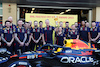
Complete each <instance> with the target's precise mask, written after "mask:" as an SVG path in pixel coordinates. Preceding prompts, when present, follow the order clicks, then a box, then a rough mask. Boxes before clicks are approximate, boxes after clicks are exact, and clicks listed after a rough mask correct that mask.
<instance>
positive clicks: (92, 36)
mask: <svg viewBox="0 0 100 67" xmlns="http://www.w3.org/2000/svg"><path fill="white" fill-rule="evenodd" d="M33 23H34V27H32V26H31V25H32V22H31V21H29V22H23V21H22V20H18V21H17V25H14V24H13V18H12V17H11V16H10V17H8V20H6V21H5V25H4V26H2V25H0V45H1V47H3V48H7V49H8V50H9V51H10V52H11V53H12V54H14V53H15V54H18V53H19V52H18V50H19V49H21V52H25V51H30V50H34V48H35V47H36V50H37V49H38V48H39V47H41V46H42V45H45V44H47V43H49V44H53V37H52V36H53V32H55V39H54V43H55V44H57V45H60V46H63V45H64V44H63V41H64V40H65V39H80V40H83V41H86V42H93V43H95V42H97V41H98V40H99V37H100V34H99V31H100V29H99V27H97V26H96V23H95V22H92V24H91V28H89V23H88V22H85V21H82V22H81V26H79V25H78V23H77V22H75V24H73V25H72V26H71V28H70V27H69V22H65V26H66V27H65V28H64V27H63V22H59V26H56V27H53V26H50V22H49V19H46V20H45V24H46V27H44V28H43V22H42V21H40V22H37V21H34V22H33ZM38 24H39V27H38Z"/></svg>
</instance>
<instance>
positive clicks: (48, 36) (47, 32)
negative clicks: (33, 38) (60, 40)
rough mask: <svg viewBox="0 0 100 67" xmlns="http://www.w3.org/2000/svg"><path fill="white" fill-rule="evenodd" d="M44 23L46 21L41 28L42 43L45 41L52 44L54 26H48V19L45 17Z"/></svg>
mask: <svg viewBox="0 0 100 67" xmlns="http://www.w3.org/2000/svg"><path fill="white" fill-rule="evenodd" d="M45 23H46V27H45V28H44V29H43V33H44V34H43V35H44V40H43V41H44V44H46V43H49V44H53V40H52V35H53V30H54V27H53V26H50V22H49V19H46V20H45Z"/></svg>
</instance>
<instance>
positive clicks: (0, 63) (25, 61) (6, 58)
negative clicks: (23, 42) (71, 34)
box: [0, 39, 100, 67]
mask: <svg viewBox="0 0 100 67" xmlns="http://www.w3.org/2000/svg"><path fill="white" fill-rule="evenodd" d="M99 57H100V50H99V49H97V48H96V47H95V44H90V43H87V42H84V41H81V40H78V39H67V40H65V41H64V46H59V45H52V44H45V45H43V46H42V47H40V48H39V49H38V50H37V51H36V52H34V51H28V52H24V53H22V54H19V55H16V54H15V55H11V53H10V52H9V51H7V49H5V48H1V49H0V67H66V66H68V67H69V66H70V67H84V66H85V67H100V58H99Z"/></svg>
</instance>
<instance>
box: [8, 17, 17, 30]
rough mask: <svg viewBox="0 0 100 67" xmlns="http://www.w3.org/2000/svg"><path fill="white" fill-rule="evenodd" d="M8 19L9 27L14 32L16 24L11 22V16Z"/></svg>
mask: <svg viewBox="0 0 100 67" xmlns="http://www.w3.org/2000/svg"><path fill="white" fill-rule="evenodd" d="M8 21H10V28H12V29H13V32H15V29H16V25H14V24H13V18H12V17H11V16H10V17H8Z"/></svg>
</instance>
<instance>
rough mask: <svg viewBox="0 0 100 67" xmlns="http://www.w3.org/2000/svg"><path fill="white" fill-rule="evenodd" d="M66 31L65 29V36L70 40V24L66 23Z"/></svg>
mask: <svg viewBox="0 0 100 67" xmlns="http://www.w3.org/2000/svg"><path fill="white" fill-rule="evenodd" d="M65 26H66V27H65V29H64V34H65V36H66V39H68V32H69V31H70V28H69V22H66V23H65Z"/></svg>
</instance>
